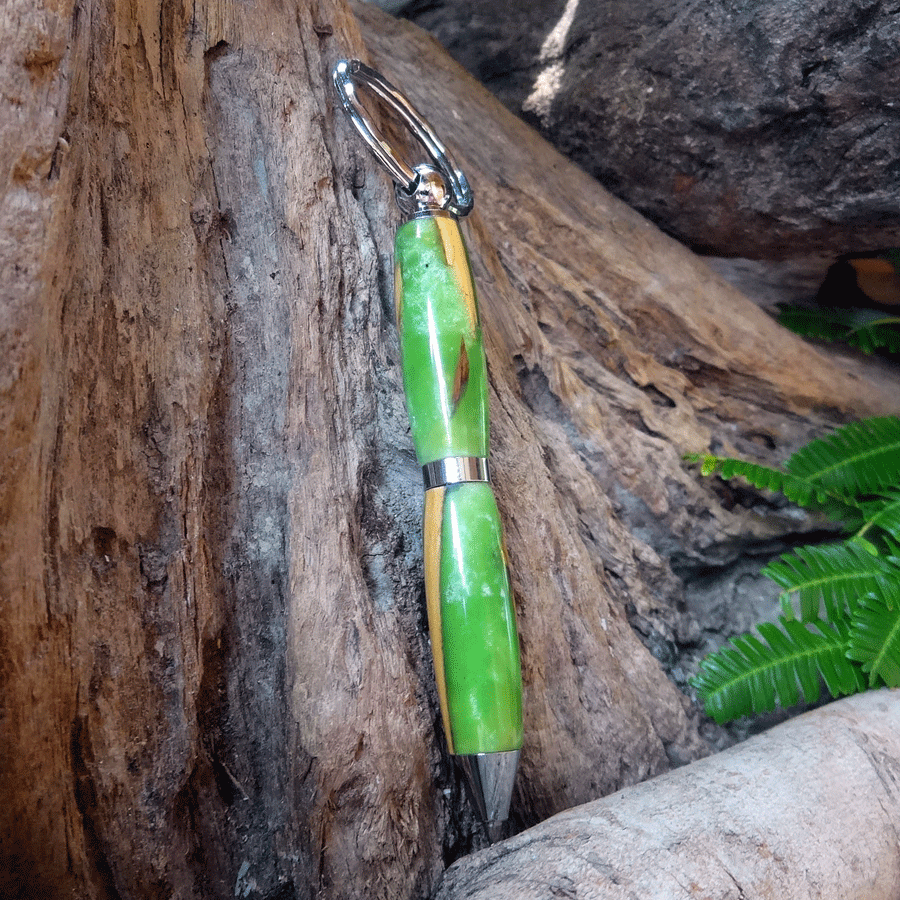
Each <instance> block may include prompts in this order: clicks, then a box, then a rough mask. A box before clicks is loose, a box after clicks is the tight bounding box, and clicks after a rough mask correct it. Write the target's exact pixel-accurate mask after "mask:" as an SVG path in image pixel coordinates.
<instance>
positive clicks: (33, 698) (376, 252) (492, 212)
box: [0, 0, 898, 900]
mask: <svg viewBox="0 0 900 900" xmlns="http://www.w3.org/2000/svg"><path fill="white" fill-rule="evenodd" d="M361 15H362V16H363V17H364V20H365V24H366V29H367V34H368V36H369V41H370V44H371V47H372V50H373V52H374V56H375V61H376V62H377V63H378V64H379V65H380V66H381V67H382V68H383V69H384V70H385V71H386V73H387V74H388V75H389V76H391V77H392V78H393V79H394V80H395V81H396V82H397V83H398V84H402V85H403V87H404V88H405V89H408V91H409V93H410V94H411V96H413V98H414V100H415V101H416V103H417V104H419V105H420V106H421V107H422V108H423V109H426V110H427V111H428V113H429V118H431V119H433V120H434V124H435V125H436V127H437V128H438V129H439V131H440V132H441V133H442V134H443V135H446V137H447V140H448V141H449V142H450V143H451V144H452V145H453V149H454V151H455V152H456V155H457V156H458V157H459V158H460V160H461V162H462V164H463V165H464V166H465V168H466V170H467V172H468V174H469V176H470V178H471V180H472V181H473V183H474V184H475V185H476V190H477V193H478V201H479V206H478V211H477V212H476V214H475V215H474V217H473V218H472V220H471V221H470V223H469V225H468V226H467V228H468V235H469V238H470V242H471V250H472V256H473V261H474V264H475V268H476V278H477V279H478V280H479V282H480V285H481V287H482V305H483V312H484V319H485V323H486V336H487V347H488V355H489V360H490V362H489V367H490V376H491V382H492V388H493V393H492V397H491V403H492V413H493V419H494V433H493V446H494V448H495V450H496V453H495V468H496V472H497V481H498V491H499V494H500V500H501V508H502V511H503V512H504V514H505V519H506V522H507V541H508V547H509V554H510V558H511V562H512V569H513V575H514V582H515V584H514V587H515V589H516V593H517V597H518V601H517V603H518V612H519V617H520V631H521V636H522V650H523V662H524V665H525V678H526V696H525V704H526V729H527V733H528V738H527V743H526V747H525V751H524V755H523V766H522V777H521V781H520V789H519V793H518V795H517V797H516V799H515V815H516V817H517V820H518V822H519V823H520V824H523V823H524V824H530V823H533V822H535V821H537V820H539V819H541V818H544V817H546V816H548V815H551V814H553V813H554V812H557V811H559V810H560V809H562V808H564V807H567V806H570V805H572V804H576V803H581V802H584V801H586V800H588V799H591V798H593V797H596V796H599V795H601V794H604V793H608V792H610V791H613V790H616V789H618V788H621V787H622V786H624V785H627V784H631V783H634V782H636V781H640V780H641V779H644V778H646V777H647V776H650V775H653V774H657V773H659V772H662V771H664V770H665V769H666V768H667V767H668V766H669V765H670V762H669V761H670V759H672V760H675V761H679V762H680V761H684V760H686V759H691V758H694V757H696V756H698V755H701V754H703V753H704V752H706V747H705V744H704V743H703V741H702V740H701V739H700V738H699V736H698V723H697V719H696V715H695V713H694V712H693V711H692V710H691V708H690V705H689V704H688V703H687V701H686V700H685V698H684V697H683V696H682V694H681V693H680V692H679V690H678V689H677V687H676V686H675V685H674V684H673V683H672V682H671V681H670V680H669V679H668V678H667V677H666V674H665V672H664V671H663V670H662V668H661V667H660V665H659V663H658V662H657V660H656V659H655V658H654V656H653V655H652V654H651V652H650V651H649V650H648V649H646V647H645V646H644V644H643V643H642V642H641V640H640V639H639V637H638V636H637V634H636V633H635V631H634V630H633V629H632V627H631V624H630V622H629V617H630V619H631V621H639V623H640V627H641V628H642V629H643V630H644V632H645V633H646V632H647V629H652V630H654V631H655V632H658V633H664V634H668V635H673V634H675V633H676V632H678V631H679V629H682V630H683V629H685V628H687V627H688V624H685V623H684V622H683V621H682V617H681V615H680V613H679V609H678V604H679V593H680V591H681V583H680V581H679V578H678V577H677V576H676V575H675V574H674V572H673V569H672V562H673V561H675V562H677V561H678V560H679V559H681V560H682V561H684V560H690V559H696V560H701V561H702V560H705V559H707V557H708V556H709V555H711V556H713V557H716V556H718V555H720V554H719V550H718V549H716V548H717V547H719V546H720V545H721V536H722V534H723V533H724V534H726V535H732V536H733V535H740V534H743V533H744V532H746V531H747V529H748V527H749V526H748V525H747V521H746V520H745V519H742V518H741V516H740V514H739V513H735V512H729V511H727V510H725V509H722V508H720V506H719V504H718V501H717V499H716V498H715V496H714V495H713V494H712V493H711V492H710V490H709V488H708V486H705V485H701V484H698V483H697V481H696V480H695V479H694V478H693V476H692V475H690V474H688V473H686V472H685V471H684V470H683V468H682V465H681V461H680V454H681V453H682V452H683V451H684V450H687V449H698V448H700V447H703V446H706V445H707V444H709V443H710V441H711V440H715V441H717V442H718V443H719V444H720V445H721V446H722V447H724V448H725V449H727V450H754V449H756V450H759V452H760V453H761V455H762V456H764V457H766V456H767V455H770V454H771V451H770V450H769V449H768V448H769V447H771V446H773V445H778V447H779V448H786V449H790V448H792V447H793V446H796V445H797V444H799V443H800V442H802V441H803V440H805V439H806V438H807V437H808V436H809V435H810V434H811V433H814V432H819V431H820V430H821V429H822V428H824V427H826V426H828V425H830V424H833V423H836V422H839V421H842V420H844V419H846V418H847V417H849V416H855V415H861V414H865V413H867V412H872V413H876V412H884V411H886V410H888V409H892V408H894V406H895V397H896V396H897V386H898V379H897V376H896V373H891V372H888V371H882V370H879V369H878V367H877V366H875V365H873V364H868V363H867V364H862V363H859V362H855V361H851V360H841V359H833V358H828V357H826V356H823V355H822V354H820V353H819V352H817V351H815V350H813V349H811V348H809V347H807V346H805V345H804V344H802V343H801V342H799V341H797V340H796V339H794V338H793V337H791V336H790V335H787V334H785V333H783V332H781V331H780V330H779V329H777V328H776V327H775V326H774V325H773V324H772V323H771V322H770V321H769V320H768V319H766V318H765V317H764V316H763V315H762V314H761V313H759V312H758V310H756V309H755V308H753V307H752V306H751V305H750V304H748V303H747V302H746V301H745V300H744V298H742V297H741V296H740V295H738V294H736V293H735V292H734V291H732V290H730V289H729V288H727V287H726V286H725V285H724V284H723V283H722V282H721V281H719V280H718V279H717V278H715V277H714V276H713V275H711V273H710V272H709V271H708V270H707V269H706V268H705V267H704V266H703V265H702V264H701V263H699V262H698V261H697V260H696V259H695V258H693V257H692V256H691V255H690V254H688V253H687V252H685V251H684V250H683V248H681V247H679V246H678V245H676V244H675V243H674V242H672V241H670V240H668V239H667V238H665V237H663V236H662V235H661V234H660V233H659V232H658V231H657V230H656V229H655V228H653V227H652V226H650V225H648V224H647V223H646V222H645V221H643V220H642V219H641V218H640V217H639V216H637V215H636V214H634V213H633V212H631V211H630V210H628V209H627V208H625V207H623V206H622V205H621V204H619V203H617V202H615V201H613V200H611V199H610V198H609V197H608V196H607V195H606V194H605V193H604V192H603V191H602V190H601V189H599V188H598V187H597V185H596V184H595V183H594V182H593V181H591V179H589V178H588V177H587V176H586V175H584V174H583V173H580V172H578V171H577V170H575V169H574V168H573V167H572V166H571V165H569V164H568V163H566V162H565V161H564V160H562V159H561V158H560V157H558V156H557V155H556V154H555V153H554V152H553V151H551V150H550V149H549V148H548V147H546V146H545V145H544V144H543V142H542V141H541V140H540V139H539V138H538V137H537V136H536V135H535V134H534V133H533V132H532V131H530V130H529V129H528V128H526V127H525V126H523V125H522V124H521V123H520V122H518V121H517V120H515V119H514V118H513V117H512V116H510V115H509V114H507V113H505V112H504V111H503V110H502V108H500V107H499V105H498V104H497V103H496V102H495V101H494V100H493V99H492V98H490V97H489V96H488V95H487V94H486V93H485V92H484V91H483V90H482V89H480V88H479V87H478V86H477V85H475V84H474V83H473V82H472V81H471V80H470V79H468V78H467V77H466V76H465V75H464V73H462V72H461V71H460V70H459V69H458V67H456V66H455V65H454V64H452V63H450V62H449V61H448V60H447V59H446V58H445V56H444V55H443V54H442V53H441V51H440V50H439V49H438V48H437V47H436V45H434V43H433V42H431V41H430V40H428V39H427V38H425V37H424V36H423V35H422V34H421V33H420V32H418V31H417V30H415V29H412V28H411V27H409V26H405V25H402V24H398V23H395V22H393V21H391V20H389V19H387V18H384V17H381V16H378V15H376V13H375V11H372V10H368V11H365V12H362V13H361ZM0 33H2V38H3V40H2V41H0V46H2V47H3V48H4V49H3V56H2V61H0V82H2V86H3V90H2V92H0V159H2V160H3V163H4V167H3V169H2V170H0V178H2V181H0V235H2V239H0V270H2V272H3V273H4V277H3V280H2V282H0V310H2V311H0V316H2V322H3V326H4V327H3V341H4V343H3V353H2V355H0V423H2V434H0V453H2V467H0V604H2V605H0V628H2V648H3V655H2V661H0V677H2V718H0V728H2V736H0V745H2V747H3V764H2V766H0V796H2V797H3V800H4V802H3V805H2V813H0V856H2V860H0V893H3V894H4V895H5V896H11V897H18V896H22V897H32V896H37V895H47V896H51V895H64V894H66V895H74V896H79V897H93V898H112V897H121V898H128V900H131V898H158V897H168V896H178V897H180V898H191V897H196V898H211V897H222V896H245V897H251V896H261V897H262V896H265V897H269V898H276V897H289V896H297V897H306V896H318V897H323V898H327V897H341V898H354V897H366V898H387V897H391V898H401V897H420V896H422V895H424V894H427V893H429V892H430V890H431V888H432V887H433V885H434V884H435V882H436V879H437V878H438V876H439V874H440V872H441V871H442V869H443V867H444V864H445V860H446V859H451V858H455V857H456V856H458V855H459V854H460V853H462V852H465V851H466V850H467V849H468V848H470V847H471V846H472V843H473V840H475V838H473V836H472V819H471V815H470V814H469V812H468V810H467V807H466V805H465V801H464V798H463V797H462V795H461V791H460V787H459V782H458V780H457V778H456V776H455V774H454V773H453V770H452V768H451V766H450V764H449V760H448V758H447V756H446V755H445V753H444V752H443V750H442V744H441V740H440V736H439V735H438V734H436V732H435V723H436V721H437V718H438V712H437V698H436V696H435V694H434V689H433V686H432V678H431V673H430V659H429V653H428V646H427V640H426V637H425V634H426V631H425V628H424V623H423V613H422V606H421V593H422V591H421V549H420V544H419V528H420V503H421V493H420V492H421V488H420V481H419V472H418V469H417V467H416V465H415V462H414V459H413V456H412V452H411V445H410V441H409V437H408V432H407V429H406V424H405V414H404V411H403V408H402V399H401V389H400V379H399V372H398V365H397V345H396V338H395V336H394V330H393V325H392V322H391V319H392V301H391V298H390V293H389V288H388V284H389V281H390V279H389V272H390V260H389V257H390V253H391V232H392V230H393V226H394V224H395V222H396V217H397V214H396V212H395V210H394V204H393V198H392V190H391V187H390V185H389V184H387V183H386V181H385V179H384V178H383V177H382V175H381V173H380V172H379V171H377V170H376V168H375V167H374V166H373V165H372V164H371V161H370V159H369V158H368V156H367V154H366V152H365V150H364V149H362V148H361V147H360V146H359V145H358V144H357V142H356V141H355V139H354V138H353V136H352V135H351V134H350V132H349V130H348V128H347V127H346V124H345V123H341V122H340V121H339V120H338V118H337V117H336V116H335V110H334V102H333V99H332V97H331V92H330V85H329V72H330V68H331V66H332V64H333V63H334V62H335V61H336V60H337V59H338V58H339V57H340V56H343V55H353V54H356V55H360V54H363V53H364V52H365V50H364V45H363V42H362V40H361V38H360V35H359V33H358V31H357V26H356V24H355V22H354V19H353V17H352V16H351V15H350V14H349V12H348V10H347V9H346V7H345V6H344V5H343V4H341V3H339V2H334V3H332V2H329V0H321V2H319V3H317V4H313V5H305V4H300V5H298V6H297V7H292V6H291V7H286V6H284V5H282V4H278V3H275V2H270V0H261V2H260V3H258V4H256V5H255V6H254V7H252V8H249V7H246V6H241V5H234V4H230V3H218V2H203V0H198V2H195V3H190V4H187V3H185V4H182V3H174V4H173V3H155V2H147V3H141V4H137V5H135V4H131V3H127V2H121V0H96V2H90V3H86V4H78V5H76V4H67V3H65V2H54V3H52V4H51V3H43V2H41V0H16V2H15V3H13V4H8V5H6V6H5V7H4V8H3V10H2V11H0ZM426 73H427V74H426ZM711 310H715V312H716V315H715V317H713V316H711V315H710V311H711ZM778 530H779V527H778V526H772V527H770V526H768V525H766V524H761V525H759V526H758V527H757V532H756V533H758V534H766V535H771V534H773V533H777V532H778ZM782 530H783V529H782Z"/></svg>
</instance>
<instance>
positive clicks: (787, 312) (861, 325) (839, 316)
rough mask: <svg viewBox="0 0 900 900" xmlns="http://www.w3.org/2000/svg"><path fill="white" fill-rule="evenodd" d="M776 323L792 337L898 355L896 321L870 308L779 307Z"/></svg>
mask: <svg viewBox="0 0 900 900" xmlns="http://www.w3.org/2000/svg"><path fill="white" fill-rule="evenodd" d="M778 321H779V322H780V323H781V324H782V325H784V327H785V328H789V329H790V330H791V331H793V332H794V333H795V334H799V335H802V336H803V337H808V338H816V339H818V340H823V341H843V342H845V343H847V344H849V345H850V346H852V347H858V348H859V349H860V350H862V351H863V352H864V353H873V352H874V351H876V350H886V351H887V352H888V353H900V327H898V326H900V318H898V317H897V316H886V315H885V314H884V313H882V312H879V311H878V310H871V309H821V308H811V307H804V306H793V305H789V304H780V305H779V314H778Z"/></svg>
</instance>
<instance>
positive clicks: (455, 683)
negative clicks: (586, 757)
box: [395, 213, 522, 754]
mask: <svg viewBox="0 0 900 900" xmlns="http://www.w3.org/2000/svg"><path fill="white" fill-rule="evenodd" d="M395 259H396V269H395V295H396V304H397V325H398V328H399V332H400V345H401V352H402V365H403V383H404V388H405V391H406V402H407V409H408V411H409V419H410V426H411V430H412V437H413V443H414V444H415V448H416V454H417V456H418V459H419V463H420V464H421V465H423V466H424V465H425V464H427V463H430V462H435V461H437V460H441V459H447V458H448V457H456V456H474V457H487V455H488V396H487V368H486V365H485V358H484V348H483V345H482V335H481V323H480V320H479V316H478V307H477V302H476V298H475V289H474V285H473V282H472V275H471V271H470V269H469V261H468V256H467V253H466V249H465V245H464V244H463V240H462V234H461V232H460V228H459V224H458V222H457V221H456V219H455V218H453V217H452V216H449V215H442V214H440V213H438V214H436V215H434V216H427V217H423V218H417V219H413V220H411V221H410V222H407V223H406V224H405V225H403V226H402V227H401V228H400V230H399V231H398V232H397V240H396V256H395ZM424 539H425V541H424V542H425V591H426V599H427V604H428V624H429V631H430V634H431V645H432V651H433V654H434V668H435V675H436V679H437V686H438V695H439V697H440V702H441V713H442V715H443V719H444V729H445V731H446V734H447V741H448V745H449V748H450V752H451V753H456V754H473V753H491V752H497V751H509V750H517V749H519V748H520V747H521V746H522V676H521V669H520V663H519V641H518V637H517V635H516V625H515V611H514V609H513V603H512V596H511V591H510V586H509V577H508V574H507V566H506V555H505V551H504V546H503V534H502V528H501V525H500V516H499V513H498V512H497V504H496V501H495V499H494V494H493V492H492V490H491V488H490V485H489V484H487V483H485V482H477V481H476V482H462V483H458V484H450V485H446V486H442V487H435V488H431V489H430V490H427V491H426V492H425V523H424Z"/></svg>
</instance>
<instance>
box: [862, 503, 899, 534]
mask: <svg viewBox="0 0 900 900" xmlns="http://www.w3.org/2000/svg"><path fill="white" fill-rule="evenodd" d="M860 508H861V509H862V512H863V515H864V516H865V525H863V526H862V527H861V528H860V529H859V532H858V536H862V535H863V534H865V533H866V532H867V531H868V530H869V529H870V528H875V529H878V530H880V531H883V532H885V534H887V535H888V536H890V537H891V538H893V539H894V540H895V541H900V491H895V492H891V493H890V494H887V495H885V496H884V497H880V498H879V499H878V500H875V501H871V502H869V503H862V504H860Z"/></svg>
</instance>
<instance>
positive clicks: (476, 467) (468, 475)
mask: <svg viewBox="0 0 900 900" xmlns="http://www.w3.org/2000/svg"><path fill="white" fill-rule="evenodd" d="M422 478H423V479H424V481H425V490H426V491H427V490H430V489H431V488H436V487H443V486H444V485H445V484H461V483H462V482H464V481H490V480H491V469H490V466H489V465H488V461H487V460H486V459H485V458H484V457H482V456H448V457H447V459H436V460H435V461H434V462H430V463H427V464H426V465H424V466H422Z"/></svg>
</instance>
